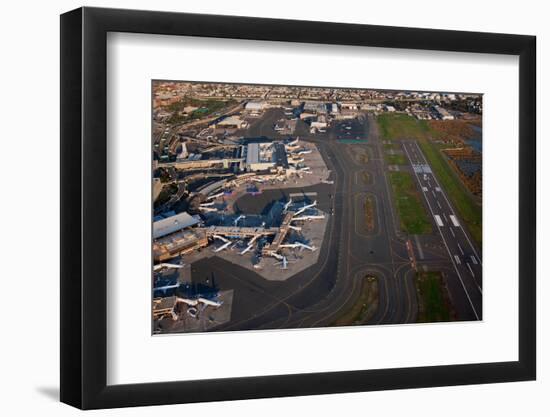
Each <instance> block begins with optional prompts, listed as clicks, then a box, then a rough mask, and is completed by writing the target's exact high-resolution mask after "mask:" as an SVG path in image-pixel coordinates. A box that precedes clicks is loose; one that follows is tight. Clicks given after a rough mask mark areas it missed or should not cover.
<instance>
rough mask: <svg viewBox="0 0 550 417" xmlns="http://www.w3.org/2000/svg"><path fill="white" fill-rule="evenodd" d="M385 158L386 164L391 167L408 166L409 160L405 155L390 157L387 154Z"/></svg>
mask: <svg viewBox="0 0 550 417" xmlns="http://www.w3.org/2000/svg"><path fill="white" fill-rule="evenodd" d="M385 158H386V162H387V163H388V164H389V165H407V164H408V161H407V158H406V157H405V155H401V154H393V155H389V154H386V156H385Z"/></svg>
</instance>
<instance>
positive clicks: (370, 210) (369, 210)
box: [364, 195, 375, 232]
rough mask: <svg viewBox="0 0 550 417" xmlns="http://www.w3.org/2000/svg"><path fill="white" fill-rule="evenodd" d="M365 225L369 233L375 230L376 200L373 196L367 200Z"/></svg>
mask: <svg viewBox="0 0 550 417" xmlns="http://www.w3.org/2000/svg"><path fill="white" fill-rule="evenodd" d="M364 209H365V225H366V228H367V232H372V231H373V230H374V222H375V220H374V199H373V197H372V196H371V195H369V196H368V197H367V199H366V200H365V207H364Z"/></svg>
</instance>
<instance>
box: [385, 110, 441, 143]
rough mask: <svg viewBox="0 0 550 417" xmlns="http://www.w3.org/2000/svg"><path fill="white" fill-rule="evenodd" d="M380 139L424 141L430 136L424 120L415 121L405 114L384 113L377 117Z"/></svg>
mask: <svg viewBox="0 0 550 417" xmlns="http://www.w3.org/2000/svg"><path fill="white" fill-rule="evenodd" d="M378 127H379V128H380V133H381V134H382V139H386V140H388V139H389V140H392V139H418V140H420V139H424V138H426V137H427V136H428V135H429V134H430V127H429V126H428V123H427V122H426V121H425V120H417V119H415V118H414V117H411V116H408V115H406V114H391V113H385V114H381V115H379V116H378Z"/></svg>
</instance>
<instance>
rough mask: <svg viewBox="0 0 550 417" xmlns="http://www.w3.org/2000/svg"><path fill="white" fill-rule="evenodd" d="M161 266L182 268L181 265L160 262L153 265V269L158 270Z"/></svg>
mask: <svg viewBox="0 0 550 417" xmlns="http://www.w3.org/2000/svg"><path fill="white" fill-rule="evenodd" d="M163 268H174V269H179V268H183V265H178V264H169V263H161V264H157V265H155V266H153V271H160V270H161V269H163Z"/></svg>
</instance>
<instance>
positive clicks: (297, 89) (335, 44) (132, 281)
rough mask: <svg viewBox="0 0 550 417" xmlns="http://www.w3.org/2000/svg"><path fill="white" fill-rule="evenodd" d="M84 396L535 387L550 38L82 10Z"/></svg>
mask: <svg viewBox="0 0 550 417" xmlns="http://www.w3.org/2000/svg"><path fill="white" fill-rule="evenodd" d="M61 102H62V103H61V191H62V201H61V219H62V222H61V223H62V226H61V227H62V229H61V238H62V247H61V257H62V259H61V266H62V268H61V400H62V401H63V402H66V403H68V404H71V405H73V406H76V407H79V408H84V409H90V408H110V407H123V406H137V405H155V404H171V403H185V402H199V401H217V400H232V399H247V398H262V397H275V396H296V395H312V394H323V393H339V392H352V391H368V390H385V389H398V388H416V387H433V386H443V385H459V384H479V383H493V382H505V381H522V380H531V379H534V378H535V374H536V372H535V369H536V352H535V345H536V343H535V337H536V334H535V328H536V325H535V323H536V317H535V287H536V286H535V245H536V242H535V230H536V225H535V217H536V216H535V214H536V213H535V200H536V198H535V197H536V196H535V103H536V100H535V38H534V37H531V36H523V35H508V34H490V33H473V32H457V31H444V30H429V29H413V28H397V27H382V26H369V25H355V24H353V25H352V24H339V23H322V22H309V21H291V20H274V19H263V18H262V19H260V18H250V17H232V16H211V15H195V14H180V13H167V12H149V11H134V10H115V9H97V8H81V9H77V10H74V11H71V12H68V13H66V14H64V15H62V16H61Z"/></svg>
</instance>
